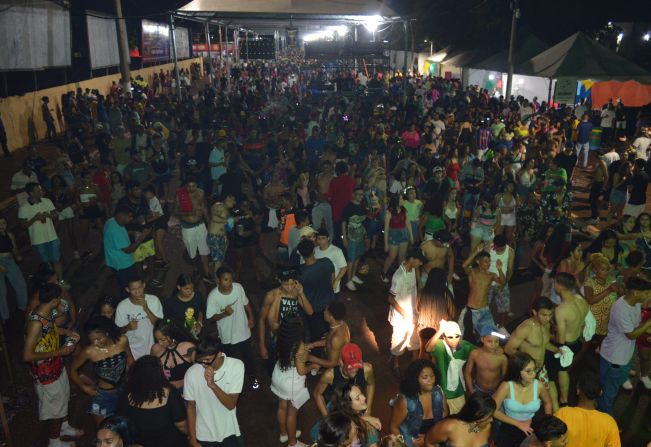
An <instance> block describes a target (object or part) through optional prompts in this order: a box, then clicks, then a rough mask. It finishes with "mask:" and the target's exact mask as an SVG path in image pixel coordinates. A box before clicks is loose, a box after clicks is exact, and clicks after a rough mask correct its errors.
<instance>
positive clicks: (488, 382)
mask: <svg viewBox="0 0 651 447" xmlns="http://www.w3.org/2000/svg"><path fill="white" fill-rule="evenodd" d="M494 334H498V332H497V328H495V327H494V326H493V327H491V326H485V327H484V328H483V329H482V331H481V332H480V334H479V335H481V341H482V346H481V347H480V348H479V349H475V350H474V351H472V352H471V353H470V356H469V357H468V362H467V363H466V368H465V370H464V373H463V377H464V380H465V381H466V394H467V395H468V396H469V395H470V394H472V393H473V392H475V391H482V392H484V393H487V394H490V395H491V396H492V395H493V393H494V392H495V391H496V390H497V387H498V386H499V384H500V383H501V382H502V380H503V379H504V376H505V375H506V366H507V362H508V360H507V358H506V355H504V350H503V349H502V348H501V347H500V337H498V336H497V335H494ZM498 335H499V334H498ZM473 371H474V374H473ZM473 375H474V377H473Z"/></svg>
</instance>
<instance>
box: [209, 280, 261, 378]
mask: <svg viewBox="0 0 651 447" xmlns="http://www.w3.org/2000/svg"><path fill="white" fill-rule="evenodd" d="M216 276H217V287H216V288H214V289H213V290H212V291H211V292H210V293H209V294H208V299H207V300H206V301H207V302H206V318H208V319H209V320H210V321H214V322H216V324H217V332H218V333H219V339H220V340H221V343H222V349H223V351H224V353H225V354H226V355H228V356H229V357H235V358H238V359H240V360H242V361H243V362H244V365H245V368H246V371H247V372H248V375H249V378H250V381H251V388H252V389H254V390H257V389H258V388H259V387H260V385H259V383H258V379H257V378H256V375H255V361H254V359H253V351H252V350H251V328H252V327H253V326H255V318H254V316H253V308H252V307H251V304H250V303H249V299H248V298H247V297H246V293H245V292H244V288H243V287H242V285H241V284H240V283H237V282H233V272H232V271H231V269H229V268H228V267H220V268H219V269H217V273H216Z"/></svg>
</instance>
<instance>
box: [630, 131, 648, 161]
mask: <svg viewBox="0 0 651 447" xmlns="http://www.w3.org/2000/svg"><path fill="white" fill-rule="evenodd" d="M649 146H651V136H650V135H649V128H648V127H644V128H642V135H640V136H639V137H637V138H636V139H635V141H633V147H634V148H635V153H636V157H637V158H643V159H644V160H648V159H649V153H648V152H647V151H648V149H649Z"/></svg>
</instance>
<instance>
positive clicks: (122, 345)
mask: <svg viewBox="0 0 651 447" xmlns="http://www.w3.org/2000/svg"><path fill="white" fill-rule="evenodd" d="M84 328H85V331H86V334H87V335H88V340H89V342H90V344H89V345H88V346H86V347H85V348H84V349H82V350H81V351H80V352H79V353H78V354H77V355H76V356H75V358H74V360H73V361H72V365H70V371H69V374H70V379H71V380H72V381H73V382H75V383H76V384H77V386H79V388H81V390H82V391H83V392H84V393H86V394H88V395H89V396H91V398H92V400H91V404H90V410H89V413H90V414H92V415H93V418H94V419H95V423H96V424H98V425H99V423H100V422H102V420H104V418H106V417H108V416H111V415H113V413H114V412H115V408H116V406H117V402H118V398H119V397H120V394H121V391H122V386H123V385H124V380H123V379H124V376H125V373H126V370H127V366H128V365H130V364H131V363H133V356H132V355H131V349H129V340H128V339H127V336H126V335H121V334H120V329H119V328H118V327H117V326H116V325H115V323H114V322H113V321H111V320H109V319H108V318H106V317H102V316H97V317H92V318H91V319H90V320H88V322H87V323H86V325H85V326H84ZM86 362H91V363H92V364H93V370H94V372H95V377H96V378H97V383H93V382H92V381H90V379H88V377H86V376H82V375H80V374H79V369H80V368H81V367H82V366H84V364H85V363H86Z"/></svg>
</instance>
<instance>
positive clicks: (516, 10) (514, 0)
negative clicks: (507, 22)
mask: <svg viewBox="0 0 651 447" xmlns="http://www.w3.org/2000/svg"><path fill="white" fill-rule="evenodd" d="M511 10H512V11H513V17H511V41H510V42H509V74H508V77H507V78H506V95H505V96H506V97H505V100H506V101H507V102H508V101H510V100H511V89H512V88H513V71H514V68H515V67H514V65H515V60H514V59H515V54H514V53H515V36H516V32H517V27H518V19H519V18H520V1H519V0H511Z"/></svg>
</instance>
